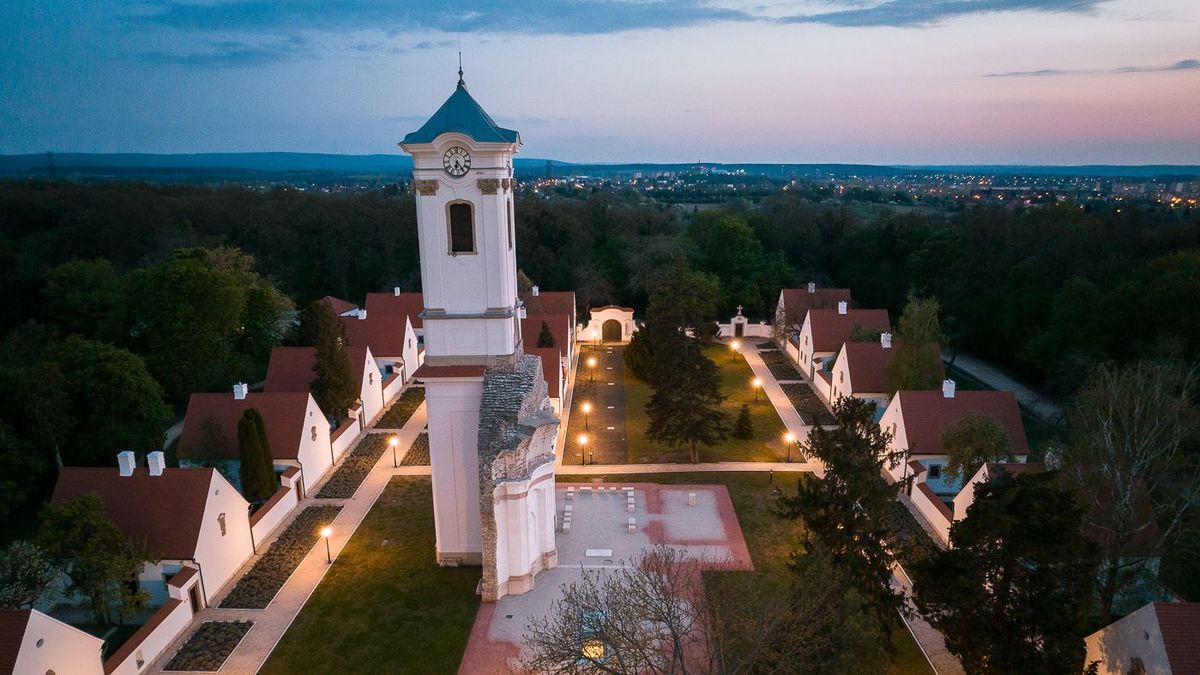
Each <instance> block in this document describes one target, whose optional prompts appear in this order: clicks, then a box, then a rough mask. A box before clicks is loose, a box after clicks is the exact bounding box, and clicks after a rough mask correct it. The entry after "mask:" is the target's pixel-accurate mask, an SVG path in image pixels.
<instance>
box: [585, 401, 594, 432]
mask: <svg viewBox="0 0 1200 675" xmlns="http://www.w3.org/2000/svg"><path fill="white" fill-rule="evenodd" d="M590 412H592V404H591V403H588V402H587V401H584V402H583V430H584V431H590V429H588V413H590Z"/></svg>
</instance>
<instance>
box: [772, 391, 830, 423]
mask: <svg viewBox="0 0 1200 675" xmlns="http://www.w3.org/2000/svg"><path fill="white" fill-rule="evenodd" d="M779 386H780V387H782V388H783V393H785V394H787V397H788V400H790V401H791V402H792V406H794V407H795V408H796V412H797V413H799V414H800V419H802V420H804V423H805V424H807V425H809V426H829V425H832V424H836V423H837V422H836V420H834V419H833V415H831V414H829V410H828V409H827V408H826V407H825V404H824V403H822V402H821V399H820V397H818V396H817V393H816V392H815V391H813V390H812V387H810V386H808V384H806V383H804V382H789V383H787V384H781V385H779Z"/></svg>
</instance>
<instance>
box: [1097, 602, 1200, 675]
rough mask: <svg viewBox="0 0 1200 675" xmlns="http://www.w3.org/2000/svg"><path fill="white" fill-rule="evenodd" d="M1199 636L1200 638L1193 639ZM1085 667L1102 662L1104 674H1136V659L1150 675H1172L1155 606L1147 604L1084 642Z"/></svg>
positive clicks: (1102, 672) (1102, 674)
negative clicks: (1085, 647)
mask: <svg viewBox="0 0 1200 675" xmlns="http://www.w3.org/2000/svg"><path fill="white" fill-rule="evenodd" d="M1193 637H1197V636H1193ZM1084 643H1085V644H1086V645H1087V658H1085V659H1084V661H1083V663H1084V665H1087V664H1089V663H1092V662H1093V661H1098V662H1099V663H1100V668H1099V671H1098V672H1100V673H1101V675H1125V674H1126V673H1132V672H1135V671H1134V669H1133V660H1134V659H1138V660H1140V661H1141V664H1142V667H1143V668H1145V670H1144V671H1142V672H1144V673H1146V675H1172V674H1173V673H1175V671H1173V670H1172V669H1171V664H1170V661H1169V660H1168V655H1167V647H1166V644H1165V643H1164V642H1163V635H1162V630H1160V628H1159V625H1158V614H1157V613H1156V612H1155V605H1154V603H1151V604H1148V605H1145V606H1144V607H1141V608H1140V609H1137V610H1135V611H1133V612H1131V613H1130V614H1128V615H1126V616H1125V617H1123V618H1121V619H1119V620H1118V621H1114V622H1113V623H1111V624H1109V625H1108V626H1106V627H1104V628H1102V629H1100V630H1098V631H1096V632H1095V633H1092V634H1091V635H1089V636H1087V637H1086V638H1085V639H1084Z"/></svg>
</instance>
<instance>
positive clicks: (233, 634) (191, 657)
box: [163, 621, 254, 672]
mask: <svg viewBox="0 0 1200 675" xmlns="http://www.w3.org/2000/svg"><path fill="white" fill-rule="evenodd" d="M253 625H254V622H253V621H205V622H204V623H202V624H200V627H199V628H197V629H196V630H195V632H193V633H192V635H191V637H189V638H188V639H187V642H185V643H183V646H182V647H180V648H179V651H177V652H175V656H172V657H171V660H170V661H168V662H167V665H166V666H165V667H163V670H188V671H197V670H200V671H210V672H215V671H217V670H219V669H220V668H221V665H222V664H224V663H225V659H227V658H229V655H230V654H232V653H233V650H234V649H235V648H236V647H237V646H238V643H239V642H241V641H242V638H243V637H245V636H246V633H248V632H249V631H250V627H251V626H253Z"/></svg>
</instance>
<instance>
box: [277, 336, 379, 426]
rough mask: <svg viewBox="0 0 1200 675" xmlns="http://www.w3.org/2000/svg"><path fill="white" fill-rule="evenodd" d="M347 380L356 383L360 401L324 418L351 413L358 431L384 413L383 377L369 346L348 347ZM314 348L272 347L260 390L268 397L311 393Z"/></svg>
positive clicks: (314, 357)
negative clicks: (264, 379) (357, 404)
mask: <svg viewBox="0 0 1200 675" xmlns="http://www.w3.org/2000/svg"><path fill="white" fill-rule="evenodd" d="M346 351H347V357H348V358H349V361H350V377H351V379H352V380H353V381H355V382H357V383H358V389H359V394H358V398H359V400H360V401H361V402H362V404H361V405H360V406H356V407H355V408H354V409H352V410H351V411H346V410H328V411H324V412H326V414H327V415H332V416H334V417H335V418H338V419H340V418H341V417H342V416H347V415H348V413H349V412H353V413H354V414H353V415H349V416H351V417H356V418H358V421H359V427H360V429H365V428H366V426H367V425H368V424H369V423H370V422H371V421H372V420H374V419H375V417H376V416H377V415H379V414H380V413H382V412H383V407H384V405H385V404H386V401H385V400H384V398H383V379H384V375H383V374H382V373H381V372H380V371H379V368H378V366H377V365H376V362H375V358H374V356H373V355H372V354H371V348H370V347H354V346H351V347H348V348H347V349H346ZM316 365H317V349H316V347H275V348H274V349H272V350H271V361H270V363H269V364H268V365H267V379H266V382H265V384H264V385H263V391H264V392H265V393H268V394H286V393H303V392H311V391H312V387H313V383H314V382H316V377H317V373H316V370H315V368H316Z"/></svg>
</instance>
